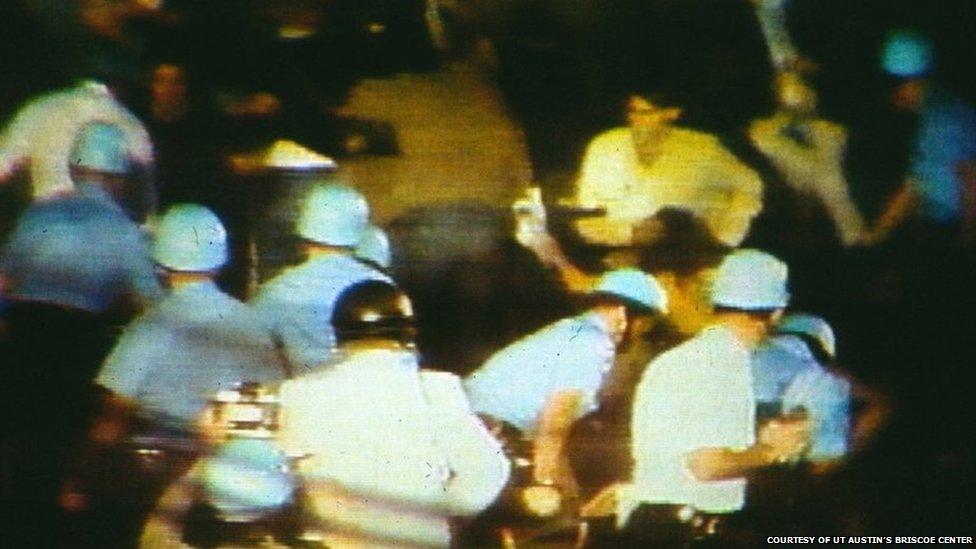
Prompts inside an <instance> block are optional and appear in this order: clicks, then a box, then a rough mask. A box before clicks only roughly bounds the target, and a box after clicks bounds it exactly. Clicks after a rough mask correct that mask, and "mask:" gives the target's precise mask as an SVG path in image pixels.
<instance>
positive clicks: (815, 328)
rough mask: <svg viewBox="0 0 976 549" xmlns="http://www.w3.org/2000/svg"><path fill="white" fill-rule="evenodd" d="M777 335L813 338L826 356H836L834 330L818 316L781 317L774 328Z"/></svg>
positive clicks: (799, 314)
mask: <svg viewBox="0 0 976 549" xmlns="http://www.w3.org/2000/svg"><path fill="white" fill-rule="evenodd" d="M775 331H776V333H778V334H799V335H804V336H808V337H811V338H813V339H814V340H816V341H817V343H819V344H820V348H821V349H823V351H824V352H826V353H827V356H829V357H830V358H834V357H835V356H837V342H836V339H835V338H834V330H833V328H831V327H830V324H827V321H826V320H824V319H822V318H820V317H819V316H815V315H809V314H801V313H797V314H791V315H786V316H784V317H783V320H781V321H780V322H779V323H778V324H777V325H776V328H775Z"/></svg>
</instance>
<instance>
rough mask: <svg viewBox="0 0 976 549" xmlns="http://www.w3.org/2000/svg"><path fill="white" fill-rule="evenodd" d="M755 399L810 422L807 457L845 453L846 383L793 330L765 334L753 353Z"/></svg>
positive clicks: (847, 433)
mask: <svg viewBox="0 0 976 549" xmlns="http://www.w3.org/2000/svg"><path fill="white" fill-rule="evenodd" d="M752 373H753V379H754V382H755V388H756V400H757V403H760V404H761V403H772V404H774V405H775V406H776V408H779V409H780V411H781V412H783V413H788V412H790V411H793V410H796V409H798V408H803V409H805V410H806V411H807V415H808V417H809V418H810V421H811V426H812V429H811V444H810V449H809V451H808V452H807V454H806V457H807V458H808V459H812V460H818V459H830V458H837V457H841V456H843V455H845V454H846V453H847V450H848V446H849V438H850V425H851V387H850V383H848V382H847V381H846V380H844V379H842V378H840V377H838V376H836V375H834V374H833V373H831V372H830V371H828V370H827V369H825V368H824V367H823V366H822V365H821V364H819V363H818V362H817V360H816V358H815V357H814V356H813V353H811V352H810V349H809V347H807V345H806V343H805V342H804V341H803V340H801V339H800V338H798V337H796V336H794V335H788V334H781V335H776V336H773V337H771V338H769V339H768V340H767V341H766V342H764V343H763V345H761V346H760V347H759V349H757V350H756V352H755V353H754V354H753V358H752Z"/></svg>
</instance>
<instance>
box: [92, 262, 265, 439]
mask: <svg viewBox="0 0 976 549" xmlns="http://www.w3.org/2000/svg"><path fill="white" fill-rule="evenodd" d="M283 377H284V370H283V368H282V366H281V364H280V361H279V359H278V356H277V353H276V352H275V347H274V343H273V341H272V339H271V335H270V334H269V333H268V332H267V330H265V329H264V328H263V327H262V326H261V325H260V324H259V322H258V320H257V318H256V317H255V316H254V313H253V311H251V309H250V308H248V307H247V306H246V305H244V304H243V303H241V302H239V301H237V300H236V299H234V298H232V297H230V296H228V295H226V294H224V293H223V292H221V291H220V290H219V289H218V288H217V286H216V285H215V284H214V283H213V282H209V281H208V282H201V283H198V284H194V285H191V286H187V287H183V288H180V289H178V290H176V291H174V292H173V293H171V294H170V295H169V296H167V297H166V298H165V299H163V300H162V301H161V302H159V303H158V304H157V305H156V306H155V307H154V308H152V309H151V310H149V311H147V312H146V313H145V314H144V315H142V316H140V317H139V318H137V319H136V320H135V321H133V322H132V324H130V325H129V326H128V327H127V328H126V329H125V332H124V333H123V334H122V337H121V338H120V339H119V342H118V344H117V345H116V346H115V349H113V351H112V353H111V354H110V355H109V357H108V359H106V361H105V364H104V365H103V366H102V370H101V372H100V373H99V375H98V378H97V382H98V383H99V384H100V385H102V386H103V387H106V388H108V389H110V390H112V391H113V392H115V393H116V394H119V395H122V396H125V397H128V398H131V399H133V400H136V401H138V402H139V404H140V405H141V406H142V408H143V410H144V411H145V412H147V414H148V415H150V416H151V418H153V419H160V420H161V421H164V422H168V421H174V426H180V427H186V426H189V425H192V424H193V422H194V421H195V419H196V418H197V416H198V415H199V414H200V412H202V411H203V409H204V407H205V406H206V404H207V402H208V400H210V399H211V398H213V396H214V395H216V393H217V392H218V391H220V390H222V389H230V388H233V387H234V386H235V385H236V384H238V383H242V382H246V381H253V382H258V383H272V382H277V381H280V380H281V379H283Z"/></svg>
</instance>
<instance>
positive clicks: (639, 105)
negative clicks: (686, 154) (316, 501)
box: [624, 92, 682, 135]
mask: <svg viewBox="0 0 976 549" xmlns="http://www.w3.org/2000/svg"><path fill="white" fill-rule="evenodd" d="M624 108H625V111H626V113H627V125H628V126H630V127H631V128H635V129H638V128H641V129H652V130H657V131H658V132H661V133H662V134H664V135H666V134H667V132H668V131H669V130H670V128H671V126H672V125H673V124H674V123H675V122H676V121H677V120H678V119H679V118H681V114H682V109H681V107H679V106H678V105H677V103H676V102H675V101H674V99H672V98H671V96H670V95H668V94H665V93H663V92H661V93H651V94H648V95H639V94H636V93H633V94H630V95H628V96H627V99H626V104H625V105H624Z"/></svg>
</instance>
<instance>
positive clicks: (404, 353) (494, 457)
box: [280, 280, 509, 548]
mask: <svg viewBox="0 0 976 549" xmlns="http://www.w3.org/2000/svg"><path fill="white" fill-rule="evenodd" d="M332 326H333V327H334V329H335V335H336V337H337V340H338V344H339V346H338V352H337V354H336V360H334V361H332V362H330V363H329V365H328V368H323V369H320V370H318V371H314V372H310V373H305V374H304V375H302V376H300V377H298V378H296V379H293V380H289V381H286V382H285V383H284V384H283V385H282V387H281V391H280V399H281V406H282V432H281V437H280V438H281V442H282V444H283V445H284V446H285V448H286V449H287V450H288V452H289V453H294V454H304V455H309V456H310V457H308V458H307V459H305V460H303V461H302V462H301V463H300V465H299V472H300V474H301V477H302V479H303V481H304V485H305V487H306V490H307V491H308V493H309V501H310V504H311V507H312V511H313V513H314V515H315V516H316V517H317V518H318V519H320V520H321V521H323V523H324V524H325V527H326V531H325V543H326V545H328V546H329V547H338V548H341V547H447V546H448V545H449V544H450V542H451V529H450V524H449V520H448V517H451V516H468V515H474V514H476V513H478V512H479V511H481V510H482V509H484V508H486V507H487V506H488V505H490V504H491V503H492V501H493V500H494V499H495V497H496V496H497V495H498V493H499V492H500V491H501V489H502V487H503V486H504V485H505V483H506V481H507V479H508V473H509V464H508V460H507V459H506V458H505V456H504V454H503V453H502V452H501V448H500V447H499V445H498V443H497V442H496V441H495V440H494V439H493V438H492V437H491V436H490V435H489V434H488V432H487V430H486V429H485V427H484V425H482V424H481V422H480V421H479V420H478V419H477V417H476V416H474V415H473V414H472V413H471V410H470V408H469V405H468V401H467V398H466V397H465V395H464V392H463V390H462V388H461V383H460V380H459V379H458V378H457V377H456V376H454V375H452V374H448V373H445V372H433V371H422V370H420V369H419V367H418V356H417V351H416V349H415V348H414V344H413V342H414V332H415V330H414V319H413V311H412V306H411V303H410V300H409V299H408V298H407V296H406V295H405V294H404V293H403V292H402V291H400V290H399V289H397V288H396V287H394V286H392V285H391V284H390V283H388V282H384V281H379V280H368V281H362V282H359V283H356V284H354V285H352V286H350V287H348V288H347V289H346V290H345V291H343V292H342V293H341V294H340V296H339V298H338V300H337V301H336V305H335V310H334V313H333V316H332ZM330 331H331V330H330Z"/></svg>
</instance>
